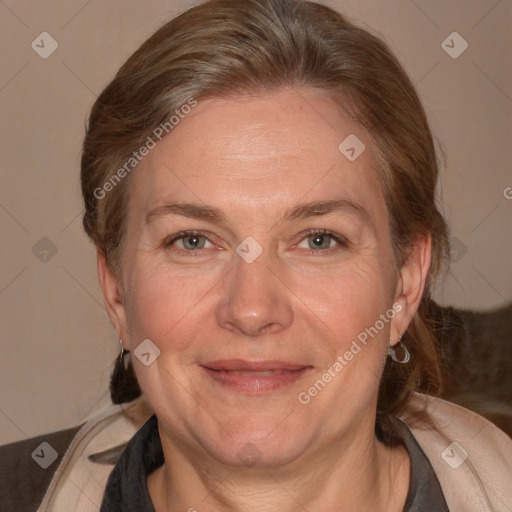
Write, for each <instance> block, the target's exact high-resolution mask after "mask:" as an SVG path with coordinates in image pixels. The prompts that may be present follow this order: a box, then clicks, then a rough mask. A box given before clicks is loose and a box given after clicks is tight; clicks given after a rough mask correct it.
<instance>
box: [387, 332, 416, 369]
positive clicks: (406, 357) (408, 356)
mask: <svg viewBox="0 0 512 512" xmlns="http://www.w3.org/2000/svg"><path fill="white" fill-rule="evenodd" d="M398 345H400V346H401V347H402V350H403V352H404V358H403V359H398V357H397V356H396V351H395V347H393V346H392V345H390V346H389V348H388V354H389V355H390V356H391V359H393V361H395V363H400V364H405V363H408V362H409V360H410V359H411V354H409V351H408V350H407V347H406V346H405V345H404V344H403V343H402V336H400V338H399V340H398V343H397V346H398Z"/></svg>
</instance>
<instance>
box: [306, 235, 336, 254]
mask: <svg viewBox="0 0 512 512" xmlns="http://www.w3.org/2000/svg"><path fill="white" fill-rule="evenodd" d="M331 241H332V237H331V235H327V234H326V235H324V234H321V233H315V234H314V235H310V236H308V245H309V248H310V249H314V250H317V249H329V247H330V245H331Z"/></svg>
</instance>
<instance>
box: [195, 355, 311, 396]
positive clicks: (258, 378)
mask: <svg viewBox="0 0 512 512" xmlns="http://www.w3.org/2000/svg"><path fill="white" fill-rule="evenodd" d="M201 367H202V368H203V369H204V371H205V372H206V373H207V375H208V376H209V377H210V378H211V379H212V380H213V381H215V382H216V383H218V384H221V385H222V386H223V387H227V388H229V389H232V390H235V391H242V392H245V393H252V394H262V393H267V392H269V391H274V390H277V389H279V388H281V387H283V386H288V385H290V384H292V383H294V382H295V381H297V380H298V379H300V378H301V377H302V376H303V375H304V374H305V373H307V372H308V371H309V370H310V369H311V368H312V366H309V365H303V364H298V363H290V362H285V361H246V360H242V359H221V360H217V361H209V362H207V363H204V364H202V365H201Z"/></svg>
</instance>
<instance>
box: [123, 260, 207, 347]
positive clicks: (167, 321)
mask: <svg viewBox="0 0 512 512" xmlns="http://www.w3.org/2000/svg"><path fill="white" fill-rule="evenodd" d="M203 285H204V286H206V285H207V283H204V282H203V281H202V280H200V279H199V280H198V279H197V278H196V279H194V280H191V279H184V278H180V277H176V276H175V275H172V274H171V272H169V270H168V269H166V268H165V267H158V266H153V267H151V266H146V265H139V266H137V267H135V268H134V269H133V270H132V275H131V279H130V293H129V301H128V303H127V308H126V309H127V324H128V330H129V338H130V340H131V343H132V346H133V347H135V346H137V345H138V343H140V342H141V341H142V340H143V339H146V338H149V339H150V340H151V341H152V342H153V343H155V345H157V346H159V347H160V348H161V349H162V348H163V344H164V341H165V344H166V350H168V349H169V348H170V349H171V351H173V352H176V351H179V350H181V349H183V348H184V347H185V346H186V345H187V333H186V328H187V327H189V328H190V327H191V326H193V325H194V323H193V322H191V318H193V317H194V308H195V307H199V303H200V300H201V296H202V295H204V292H203V293H201V292H202V291H203V289H204V286H203Z"/></svg>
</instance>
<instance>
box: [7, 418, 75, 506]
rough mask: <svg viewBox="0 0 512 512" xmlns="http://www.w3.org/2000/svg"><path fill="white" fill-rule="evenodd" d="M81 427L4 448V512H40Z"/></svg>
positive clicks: (33, 438)
mask: <svg viewBox="0 0 512 512" xmlns="http://www.w3.org/2000/svg"><path fill="white" fill-rule="evenodd" d="M80 428H81V426H77V427H74V428H70V429H67V430H61V431H59V432H52V433H51V434H45V435H41V436H37V437H32V438H30V439H26V440H23V441H18V442H16V443H11V444H6V445H3V446H0V490H1V492H0V510H2V511H5V512H8V511H18V510H24V511H26V512H30V511H32V510H37V507H38V505H39V503H40V501H41V500H42V498H43V496H44V494H45V492H46V489H47V488H48V486H49V485H50V482H51V480H52V478H53V475H54V473H55V471H56V468H57V467H58V466H59V464H60V463H61V462H62V459H63V457H64V454H65V453H66V451H67V449H68V446H69V445H70V443H71V441H72V440H73V438H74V437H75V436H76V434H77V432H78V431H79V430H80Z"/></svg>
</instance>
